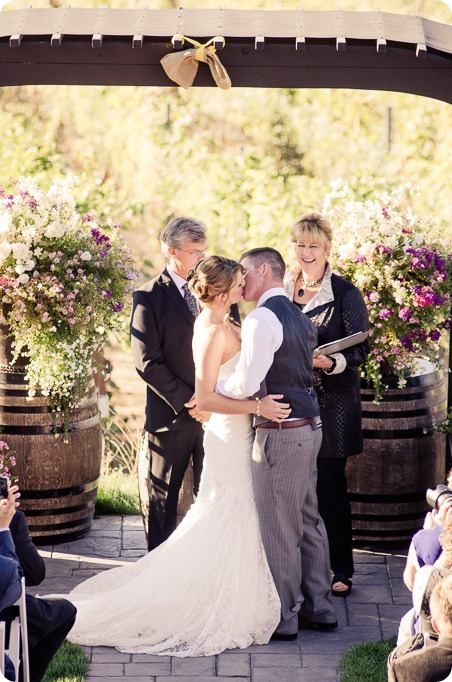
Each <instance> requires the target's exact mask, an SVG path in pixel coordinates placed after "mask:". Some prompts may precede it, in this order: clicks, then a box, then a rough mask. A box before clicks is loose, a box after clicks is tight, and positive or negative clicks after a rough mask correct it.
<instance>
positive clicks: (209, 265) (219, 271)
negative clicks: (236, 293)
mask: <svg viewBox="0 0 452 682" xmlns="http://www.w3.org/2000/svg"><path fill="white" fill-rule="evenodd" d="M239 272H242V273H243V268H242V266H241V265H240V263H237V261H235V260H232V259H231V258H224V257H223V256H209V257H208V258H204V259H203V260H201V261H199V263H197V264H196V266H195V267H194V268H193V270H190V272H189V273H188V280H187V281H188V286H189V288H190V291H192V292H193V293H194V295H195V296H196V297H197V298H198V299H199V300H200V301H201V302H202V303H208V302H209V301H213V299H214V298H215V297H216V296H218V295H219V294H226V293H228V291H229V290H230V289H231V288H232V287H233V286H234V284H235V282H236V279H237V274H238V273H239Z"/></svg>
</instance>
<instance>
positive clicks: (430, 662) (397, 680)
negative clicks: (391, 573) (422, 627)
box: [388, 575, 452, 682]
mask: <svg viewBox="0 0 452 682" xmlns="http://www.w3.org/2000/svg"><path fill="white" fill-rule="evenodd" d="M430 612H431V620H432V625H433V628H434V629H435V631H436V632H437V633H438V642H437V643H434V644H432V645H431V646H426V647H423V648H422V649H419V650H417V651H412V652H410V653H407V654H405V655H402V656H399V657H394V658H392V660H390V662H389V666H388V682H440V681H441V680H444V679H445V678H446V677H447V676H448V675H450V672H451V670H452V575H451V576H448V577H447V578H444V579H443V580H441V581H440V582H439V583H438V584H437V585H436V587H435V588H434V590H433V592H432V595H431V597H430Z"/></svg>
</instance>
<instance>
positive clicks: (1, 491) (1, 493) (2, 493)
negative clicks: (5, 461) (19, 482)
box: [0, 476, 9, 498]
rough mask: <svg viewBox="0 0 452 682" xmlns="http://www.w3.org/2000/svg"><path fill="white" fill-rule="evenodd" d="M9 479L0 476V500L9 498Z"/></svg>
mask: <svg viewBox="0 0 452 682" xmlns="http://www.w3.org/2000/svg"><path fill="white" fill-rule="evenodd" d="M8 488H9V478H7V477H6V476H0V498H2V497H8Z"/></svg>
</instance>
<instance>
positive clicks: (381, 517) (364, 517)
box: [352, 511, 425, 525]
mask: <svg viewBox="0 0 452 682" xmlns="http://www.w3.org/2000/svg"><path fill="white" fill-rule="evenodd" d="M424 516H425V514H424V511H422V512H419V513H418V514H415V513H414V514H352V519H353V521H366V522H369V521H372V523H375V522H378V521H381V522H383V521H384V522H385V523H397V522H400V521H418V520H422V521H423V520H424ZM421 525H422V524H421Z"/></svg>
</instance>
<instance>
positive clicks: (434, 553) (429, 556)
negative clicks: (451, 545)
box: [403, 470, 452, 592]
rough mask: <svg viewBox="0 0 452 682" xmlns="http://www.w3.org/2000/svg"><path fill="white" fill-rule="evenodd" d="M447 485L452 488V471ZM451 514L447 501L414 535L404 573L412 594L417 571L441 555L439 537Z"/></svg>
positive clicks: (431, 514)
mask: <svg viewBox="0 0 452 682" xmlns="http://www.w3.org/2000/svg"><path fill="white" fill-rule="evenodd" d="M447 485H448V486H449V488H452V470H451V471H450V472H449V474H448V477H447ZM449 514H452V501H449V500H447V501H446V502H445V503H444V504H443V505H441V507H440V509H439V510H438V511H436V510H435V509H434V510H433V511H432V512H429V513H428V514H427V517H426V523H425V524H424V528H423V529H422V530H419V531H418V532H417V533H416V534H415V535H413V539H412V541H411V544H410V548H409V550H408V557H407V561H406V566H405V570H404V572H403V581H404V583H405V585H406V586H407V588H408V589H409V590H410V592H411V590H412V589H413V584H414V577H415V575H416V571H418V570H419V568H421V567H422V566H424V565H433V564H434V563H435V561H436V560H437V559H438V557H439V555H440V554H441V551H442V550H441V544H440V541H439V536H440V535H441V532H442V530H443V523H444V521H445V519H446V517H447V516H448V515H449Z"/></svg>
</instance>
